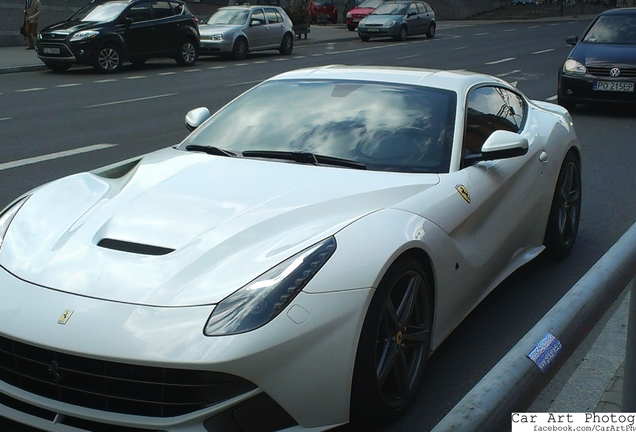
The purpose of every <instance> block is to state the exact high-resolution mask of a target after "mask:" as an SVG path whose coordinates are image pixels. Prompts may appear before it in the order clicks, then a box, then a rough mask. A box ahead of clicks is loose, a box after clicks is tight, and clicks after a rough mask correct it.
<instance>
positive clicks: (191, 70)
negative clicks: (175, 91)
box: [184, 69, 201, 73]
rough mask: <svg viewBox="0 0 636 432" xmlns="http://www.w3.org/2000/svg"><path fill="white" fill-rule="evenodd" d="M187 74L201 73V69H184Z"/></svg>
mask: <svg viewBox="0 0 636 432" xmlns="http://www.w3.org/2000/svg"><path fill="white" fill-rule="evenodd" d="M184 72H185V73H190V72H201V69H184Z"/></svg>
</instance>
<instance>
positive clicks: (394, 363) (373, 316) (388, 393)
mask: <svg viewBox="0 0 636 432" xmlns="http://www.w3.org/2000/svg"><path fill="white" fill-rule="evenodd" d="M428 280H429V279H428V277H427V273H426V271H425V270H424V268H423V267H422V266H421V265H420V263H419V262H418V261H417V260H415V259H414V258H413V257H408V256H406V257H402V258H400V259H398V260H397V261H396V262H395V263H393V265H391V267H390V268H389V270H388V271H387V272H386V274H385V275H384V277H383V278H382V281H381V282H380V284H379V285H378V289H377V290H376V292H375V294H374V295H373V298H372V299H371V304H370V305H369V309H368V311H367V315H366V317H365V319H364V324H363V326H362V332H361V333H360V341H359V343H358V349H357V352H356V360H355V366H354V372H353V382H352V389H351V419H352V421H354V422H363V423H369V422H371V423H373V422H378V421H380V422H383V421H388V420H391V419H393V418H395V417H396V416H397V415H399V414H400V413H402V412H403V411H404V410H405V409H406V407H407V405H408V403H409V402H410V401H411V399H412V398H413V395H414V394H415V391H416V390H417V387H418V385H419V383H420V381H421V379H422V376H423V374H424V368H425V366H426V362H427V359H428V354H429V348H430V334H431V323H432V307H431V304H432V302H431V288H430V287H429V282H428Z"/></svg>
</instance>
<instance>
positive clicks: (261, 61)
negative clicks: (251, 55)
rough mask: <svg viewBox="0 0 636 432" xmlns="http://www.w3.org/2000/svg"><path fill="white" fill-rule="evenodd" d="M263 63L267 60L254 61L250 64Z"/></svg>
mask: <svg viewBox="0 0 636 432" xmlns="http://www.w3.org/2000/svg"><path fill="white" fill-rule="evenodd" d="M263 63H267V60H259V61H255V62H254V63H252V64H263Z"/></svg>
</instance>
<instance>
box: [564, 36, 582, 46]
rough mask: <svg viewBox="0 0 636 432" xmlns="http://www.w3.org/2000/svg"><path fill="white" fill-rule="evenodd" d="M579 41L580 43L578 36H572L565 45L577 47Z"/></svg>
mask: <svg viewBox="0 0 636 432" xmlns="http://www.w3.org/2000/svg"><path fill="white" fill-rule="evenodd" d="M578 41H579V37H578V36H570V37H569V38H567V39H566V40H565V43H566V44H568V45H576V44H577V43H578Z"/></svg>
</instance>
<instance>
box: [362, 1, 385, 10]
mask: <svg viewBox="0 0 636 432" xmlns="http://www.w3.org/2000/svg"><path fill="white" fill-rule="evenodd" d="M382 3H384V1H383V0H366V1H365V2H362V3H360V4H359V5H358V6H356V7H359V8H361V9H362V8H371V9H375V8H377V7H378V6H379V5H381V4H382Z"/></svg>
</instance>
